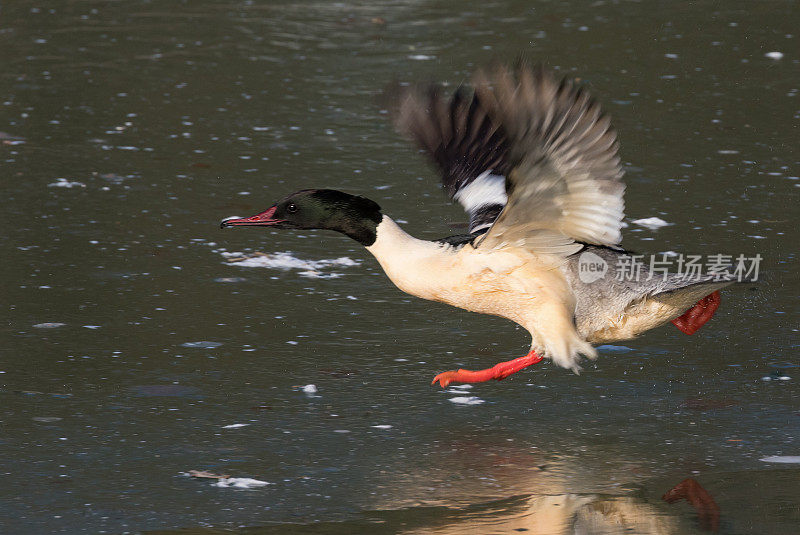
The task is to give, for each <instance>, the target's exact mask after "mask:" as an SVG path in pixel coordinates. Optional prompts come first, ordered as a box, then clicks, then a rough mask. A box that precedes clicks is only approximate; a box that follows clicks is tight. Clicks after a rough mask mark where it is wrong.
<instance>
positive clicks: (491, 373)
mask: <svg viewBox="0 0 800 535" xmlns="http://www.w3.org/2000/svg"><path fill="white" fill-rule="evenodd" d="M541 360H542V357H540V356H539V355H537V354H536V352H535V351H533V350H531V352H530V353H528V354H527V355H525V356H524V357H519V358H517V359H514V360H509V361H506V362H500V363H498V364H495V365H494V366H492V367H491V368H487V369H485V370H477V371H472V370H450V371H449V372H442V373H440V374H439V375H437V376H436V377H434V378H433V381H432V382H431V384H432V385H435V384H436V382H437V381H438V382H439V384H440V385H441V387H442V388H445V387H446V386H447V385H449V384H450V383H482V382H484V381H489V380H491V379H494V380H495V381H501V380H503V379H505V378H506V377H508V376H509V375H511V374H512V373H517V372H518V371H520V370H521V369H522V368H527V367H528V366H530V365H531V364H536V363H537V362H541Z"/></svg>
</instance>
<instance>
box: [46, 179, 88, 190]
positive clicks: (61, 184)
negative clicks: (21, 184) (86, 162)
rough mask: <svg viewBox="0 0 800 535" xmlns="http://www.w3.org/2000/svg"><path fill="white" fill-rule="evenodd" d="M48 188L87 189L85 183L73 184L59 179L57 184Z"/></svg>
mask: <svg viewBox="0 0 800 535" xmlns="http://www.w3.org/2000/svg"><path fill="white" fill-rule="evenodd" d="M47 187H48V188H85V187H86V184H84V183H83V182H72V181H70V180H67V179H66V178H57V179H56V181H55V182H52V183H50V184H48V185H47Z"/></svg>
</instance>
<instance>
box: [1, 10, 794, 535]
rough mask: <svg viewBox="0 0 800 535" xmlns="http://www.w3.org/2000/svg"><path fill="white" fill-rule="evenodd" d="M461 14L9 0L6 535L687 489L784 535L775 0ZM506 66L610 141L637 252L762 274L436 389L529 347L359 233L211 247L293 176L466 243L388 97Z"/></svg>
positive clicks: (785, 320)
mask: <svg viewBox="0 0 800 535" xmlns="http://www.w3.org/2000/svg"><path fill="white" fill-rule="evenodd" d="M453 6H454V4H453V3H451V2H450V3H448V2H441V1H438V0H393V1H390V2H374V1H366V0H352V1H344V2H311V1H307V2H302V1H301V2H295V1H292V2H288V1H273V2H248V1H238V0H231V1H219V0H195V1H192V2H188V3H175V2H166V3H164V2H149V1H146V0H130V1H127V2H113V3H109V2H100V1H96V0H70V1H66V2H65V1H61V0H31V1H26V2H4V3H3V4H2V8H1V10H0V15H2V16H0V59H2V64H3V67H4V68H3V69H2V70H0V160H2V171H3V174H2V176H3V179H4V180H3V195H2V196H1V197H0V203H2V214H3V217H4V219H3V222H4V223H5V224H4V225H3V233H2V235H0V249H1V250H2V256H1V257H0V279H2V281H3V283H4V285H3V290H2V302H3V305H4V306H3V308H2V311H3V312H0V314H3V313H4V315H3V317H2V320H3V321H1V322H0V333H2V342H3V343H2V344H0V421H2V426H3V433H2V434H1V435H0V453H1V454H0V474H2V475H3V476H4V477H5V481H6V483H7V484H6V485H3V486H2V487H0V532H2V533H13V534H23V535H25V534H32V535H34V534H35V535H39V534H41V533H102V532H106V533H124V532H142V531H146V530H173V531H172V532H173V533H176V532H177V533H191V532H198V533H220V532H225V530H234V531H235V530H241V531H243V532H244V533H259V532H263V533H287V532H288V533H337V534H349V533H403V532H406V533H435V532H437V530H438V532H441V533H469V531H468V530H472V532H474V533H493V532H496V533H508V532H513V533H516V531H513V530H516V529H520V530H521V529H527V530H529V531H531V532H536V531H535V530H539V532H542V533H544V532H548V530H555V531H558V530H559V529H562V528H563V529H564V530H566V531H570V530H572V531H573V532H574V531H579V532H580V530H585V531H587V532H592V530H594V531H595V532H601V533H602V532H604V531H603V530H613V529H622V528H623V527H626V528H630V531H634V532H636V531H639V532H644V533H646V532H647V530H651V531H652V532H656V533H659V531H658V530H662V531H661V532H664V530H666V532H667V533H670V532H672V533H692V532H695V531H700V532H702V530H703V528H704V527H706V528H713V527H714V526H715V524H714V523H713V522H712V518H713V515H712V516H709V515H706V514H705V513H704V512H703V511H707V510H709V509H708V508H705V509H702V508H701V510H700V511H699V512H698V510H697V509H696V508H695V506H693V505H691V504H690V503H688V502H687V501H686V500H685V499H684V500H681V501H679V502H676V503H673V504H668V503H666V502H665V501H663V500H662V499H661V497H662V495H664V494H665V493H667V492H668V491H670V489H673V488H674V487H675V486H676V485H678V484H679V483H681V482H682V481H683V480H685V479H686V478H693V479H695V480H696V481H698V482H700V484H702V486H703V487H704V488H705V489H706V490H707V491H708V493H709V494H710V495H711V496H712V497H713V501H714V502H715V503H716V504H717V505H718V507H719V511H720V516H719V526H720V528H719V530H720V532H721V533H759V534H762V533H766V534H771V533H775V534H782V535H783V534H785V533H792V532H794V531H796V527H797V525H800V512H798V506H797V504H798V500H797V496H799V495H800V488H798V481H800V477H798V466H800V465H798V462H797V460H798V455H800V449H798V442H797V437H798V436H800V418H798V416H797V407H798V406H799V405H800V391H798V388H797V382H798V381H800V376H798V374H797V371H796V370H798V362H797V348H798V341H797V312H798V308H797V299H796V296H797V294H798V289H800V288H799V287H798V278H797V276H796V269H795V267H794V266H795V264H796V260H797V259H796V256H797V247H796V244H797V243H798V238H799V237H798V228H797V225H796V224H795V223H794V222H795V221H796V220H797V216H798V206H800V203H798V202H797V201H798V194H800V179H798V173H797V166H798V162H800V154H799V153H798V145H797V142H796V137H797V136H796V130H797V120H798V96H800V93H799V92H798V91H799V90H800V78H799V77H798V69H797V66H798V63H797V62H798V58H797V57H796V54H795V52H794V51H795V50H796V48H797V39H798V31H797V27H798V10H797V9H796V6H795V5H794V3H792V2H781V1H773V2H755V3H753V2H750V3H739V2H726V3H717V4H713V5H712V4H710V3H707V2H706V3H703V2H701V3H696V4H691V5H690V4H681V5H677V4H674V5H673V4H659V3H652V2H649V3H641V4H640V3H636V2H624V3H615V2H608V3H605V2H531V1H528V0H524V1H523V0H487V1H480V2H477V1H473V0H465V1H463V2H461V3H459V4H458V8H457V9H454V8H453ZM520 52H525V53H526V54H528V55H529V56H530V57H531V58H532V59H533V60H543V61H545V62H546V63H547V64H549V65H551V66H552V67H554V68H556V69H557V70H560V71H561V72H570V73H573V74H574V75H576V76H579V77H581V79H582V82H583V83H586V84H588V85H589V86H590V88H591V90H592V93H593V94H595V95H597V96H598V97H599V98H600V100H601V101H602V102H603V103H604V104H605V105H606V108H607V110H608V111H609V112H610V113H611V115H612V117H613V120H614V124H615V126H616V127H617V129H618V130H619V131H620V132H621V133H622V139H621V156H622V159H623V161H624V162H625V164H626V168H625V169H626V183H627V193H626V203H627V216H628V223H630V224H631V227H630V228H628V229H627V230H628V232H627V234H626V237H625V246H626V247H628V248H630V249H631V250H642V251H652V252H668V251H686V252H691V253H697V254H703V255H708V254H714V253H722V252H724V253H726V254H732V255H738V254H744V255H745V256H748V257H752V256H754V255H755V254H761V255H762V257H763V258H764V261H763V264H762V268H763V269H764V270H765V271H767V272H768V273H769V281H768V282H767V283H765V284H759V285H752V286H749V285H742V286H741V287H739V288H736V289H733V290H731V291H730V292H728V293H723V296H722V306H721V307H720V310H719V311H718V313H717V314H716V316H715V317H714V319H713V320H712V321H711V322H710V323H709V325H708V326H707V327H705V328H704V329H703V331H701V332H700V333H698V334H697V335H695V336H694V337H691V338H688V337H686V336H684V335H683V334H681V333H680V332H678V331H677V330H675V329H672V328H664V329H660V330H657V331H654V332H652V333H648V334H647V335H646V336H644V337H642V338H640V339H638V340H632V341H630V342H626V345H625V346H624V347H623V346H605V347H603V348H600V358H599V359H598V360H597V361H596V362H595V363H593V364H589V365H587V366H585V370H584V372H583V374H582V375H581V376H574V375H572V374H569V373H565V372H564V371H563V370H558V369H554V368H553V367H551V366H548V365H544V366H541V367H540V368H539V369H537V370H535V371H530V372H521V373H520V374H518V376H516V377H511V378H509V379H507V380H506V381H503V382H502V383H495V384H486V385H476V386H475V387H474V388H472V389H461V390H459V389H450V390H448V391H444V392H442V391H439V390H436V389H433V388H431V387H430V386H429V384H428V383H429V381H430V378H431V377H433V375H435V373H436V372H438V371H441V370H442V369H445V368H444V366H447V367H450V366H456V367H464V368H468V369H469V368H472V369H475V368H478V369H479V368H482V367H486V365H488V364H493V363H495V362H499V361H502V360H508V359H509V358H511V357H514V356H518V355H519V354H520V350H521V349H527V347H526V345H527V344H528V342H529V339H528V338H527V336H525V334H524V333H522V332H519V331H517V330H515V329H514V326H513V325H510V324H508V323H507V322H505V321H502V320H499V319H496V318H488V317H481V316H477V315H472V314H469V313H466V312H463V311H459V310H455V309H449V308H445V307H443V306H439V305H437V304H435V303H426V302H419V301H414V300H412V299H410V298H408V297H407V296H405V295H402V294H400V292H398V291H397V290H396V289H394V288H393V287H392V286H391V284H390V283H389V282H388V281H387V280H386V278H385V276H384V275H383V274H382V273H381V272H380V270H379V268H378V266H377V265H376V264H375V262H374V260H372V259H371V258H370V257H368V255H367V254H366V253H365V252H364V251H363V249H362V248H360V246H358V244H355V243H354V242H350V241H348V240H347V239H346V238H339V237H336V236H333V235H328V234H325V233H322V232H308V233H306V234H304V235H291V236H290V235H278V234H271V233H269V232H242V233H223V232H222V231H220V230H219V229H218V221H219V219H220V218H222V217H224V216H227V215H231V214H236V213H238V214H248V213H255V211H256V210H257V209H259V208H262V207H263V206H266V205H268V203H270V202H272V201H273V200H274V199H275V198H280V197H282V195H283V194H286V193H289V192H292V191H296V190H298V189H301V188H305V187H335V188H337V189H342V190H346V191H349V192H352V193H357V194H362V195H366V196H368V197H370V198H373V199H375V200H376V201H378V202H379V203H380V204H381V205H382V206H383V207H384V208H385V209H386V211H387V213H391V214H396V215H397V217H399V218H403V219H404V220H406V221H407V222H408V223H407V224H405V227H406V229H407V230H408V231H409V232H410V233H411V234H413V235H415V236H419V237H422V238H428V239H435V238H440V237H441V236H443V235H446V234H447V233H448V231H451V230H452V229H457V228H458V226H459V225H460V224H462V223H463V222H464V215H463V213H462V212H461V210H460V209H458V208H456V207H452V206H450V205H448V204H447V203H446V202H445V201H444V199H443V195H442V194H441V191H440V190H439V189H438V186H437V184H436V180H435V178H434V173H433V172H432V171H431V170H430V169H429V168H428V167H427V166H426V164H425V161H424V160H423V159H422V158H421V157H419V155H417V154H416V153H415V151H414V150H413V149H412V148H411V147H410V146H409V145H408V144H406V143H405V142H404V141H403V140H402V139H400V137H399V136H396V135H395V134H394V133H393V132H392V131H391V127H390V126H389V125H388V123H387V121H386V118H385V117H384V116H382V115H381V113H380V111H379V107H378V106H377V105H376V104H375V102H374V95H376V94H377V93H378V92H379V91H380V90H381V89H382V88H383V87H384V86H385V84H387V83H389V82H390V81H392V80H394V79H400V80H403V81H405V80H408V81H413V80H420V81H428V80H445V81H447V82H448V83H449V84H450V85H451V86H452V85H455V84H458V83H460V82H461V81H463V80H464V79H465V77H466V76H467V75H468V73H470V72H473V71H474V70H475V67H476V65H478V64H483V63H486V62H488V61H491V60H492V59H494V58H499V59H502V60H513V58H514V57H516V56H517V55H518V54H519V53H520ZM774 52H780V53H781V54H782V56H779V55H777V54H774ZM656 219H657V220H659V221H664V222H667V223H669V224H668V225H655V226H654V227H653V228H650V227H648V226H640V225H637V224H633V222H634V221H642V220H643V221H655V220H656ZM651 227H652V225H651ZM450 233H452V232H450ZM276 253H279V254H276ZM228 258H230V259H241V261H239V262H229V261H228ZM486 333H491V337H487V335H486ZM310 385H313V389H312V387H311V386H310ZM459 399H460V400H461V402H459V401H456V400H459ZM478 401H480V403H479V402H478ZM190 470H199V471H207V472H212V473H216V474H228V475H230V476H231V477H235V478H240V479H241V480H245V479H246V478H249V479H252V480H258V481H262V482H268V483H270V484H269V485H263V486H261V487H258V488H252V489H242V488H235V487H234V486H228V487H218V486H212V483H213V482H212V481H209V480H202V479H196V478H190V477H187V476H186V475H184V474H186V473H188V472H189V471H190ZM684 490H685V491H686V497H689V495H690V493H689V490H690V489H684ZM673 494H675V495H681V494H682V492H678V491H675V492H674V493H673ZM694 501H695V502H697V503H700V504H701V505H702V504H703V503H705V501H704V500H699V501H698V500H694ZM615 522H617V523H616V524H615ZM248 526H249V527H248ZM175 530H179V531H175ZM203 530H205V531H203ZM670 530H672V531H670ZM551 532H552V531H551ZM611 532H612V533H613V532H614V531H611ZM520 533H525V532H524V531H520Z"/></svg>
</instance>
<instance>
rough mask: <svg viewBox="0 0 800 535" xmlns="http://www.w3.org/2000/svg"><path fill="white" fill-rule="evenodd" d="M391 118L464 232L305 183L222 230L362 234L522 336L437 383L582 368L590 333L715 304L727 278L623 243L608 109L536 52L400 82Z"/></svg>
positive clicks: (626, 332)
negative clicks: (647, 260) (443, 81)
mask: <svg viewBox="0 0 800 535" xmlns="http://www.w3.org/2000/svg"><path fill="white" fill-rule="evenodd" d="M390 93H391V96H392V98H391V101H392V103H393V104H392V106H391V112H392V114H391V115H392V117H393V121H394V124H395V126H396V128H397V129H398V131H399V132H400V133H402V134H403V135H405V136H407V137H408V138H410V139H411V140H412V141H413V142H414V143H415V144H416V145H417V146H418V147H419V149H421V150H422V151H423V152H424V153H425V154H426V155H427V156H428V157H429V158H430V159H431V160H432V162H433V163H434V164H435V166H436V167H438V170H439V173H440V175H441V179H442V184H443V186H444V189H445V191H446V192H447V194H448V195H449V197H450V198H451V199H452V200H454V201H456V202H458V203H459V204H460V205H461V206H462V207H463V208H464V210H465V211H466V212H467V214H468V215H469V232H468V233H467V234H463V235H458V236H451V237H448V238H444V239H441V240H436V241H427V240H420V239H417V238H414V237H413V236H411V235H409V234H408V233H406V232H405V231H404V230H403V229H402V228H401V227H400V226H399V225H398V224H397V223H396V222H395V221H394V220H392V218H390V217H389V216H387V215H385V214H384V213H383V212H382V211H381V208H380V206H379V205H378V204H377V203H375V202H374V201H372V200H370V199H366V198H364V197H361V196H358V195H351V194H348V193H344V192H341V191H337V190H331V189H305V190H301V191H298V192H296V193H293V194H291V195H289V196H288V197H286V198H284V199H283V200H281V201H279V202H278V203H276V204H275V205H273V206H271V207H270V208H268V209H266V210H265V211H263V212H261V213H259V214H256V215H254V216H252V217H246V218H239V217H233V218H226V219H223V220H222V222H221V227H239V226H259V227H270V228H279V229H328V230H334V231H337V232H340V233H342V234H344V235H346V236H349V237H350V238H352V239H354V240H356V241H357V242H359V243H360V244H362V245H363V246H364V247H366V249H367V250H368V251H369V252H370V253H372V254H373V255H374V256H375V258H376V259H377V260H378V262H379V263H380V265H381V267H382V268H383V270H384V271H385V272H386V275H387V276H388V277H389V279H390V280H391V281H392V282H393V283H394V284H395V285H396V286H397V287H398V288H399V289H400V290H402V291H404V292H406V293H409V294H411V295H414V296H417V297H420V298H422V299H430V300H433V301H440V302H443V303H447V304H449V305H453V306H456V307H459V308H463V309H466V310H470V311H473V312H479V313H482V314H492V315H496V316H501V317H503V318H507V319H509V320H511V321H513V322H515V323H517V324H518V325H520V326H522V327H524V328H525V329H526V330H527V331H528V332H529V333H530V335H531V339H532V342H531V347H530V351H529V352H528V354H527V355H525V356H523V357H520V358H516V359H513V360H509V361H507V362H501V363H499V364H496V365H495V366H493V367H491V368H487V369H485V370H479V371H471V370H464V369H460V370H451V371H446V372H443V373H440V374H438V375H437V376H436V377H434V379H433V382H432V384H436V383H437V382H438V383H439V384H440V385H441V386H442V387H446V386H447V385H449V384H450V383H473V382H481V381H488V380H490V379H495V380H501V379H504V378H506V377H508V376H509V375H511V374H513V373H516V372H518V371H519V370H521V369H523V368H525V367H527V366H530V365H531V364H535V363H537V362H540V361H541V360H542V359H543V358H547V359H550V360H552V361H553V362H554V363H556V364H557V365H559V366H562V367H564V368H568V369H571V370H573V371H575V372H576V373H577V372H578V371H579V370H580V367H579V360H580V356H581V355H583V356H585V357H588V358H590V359H594V358H596V356H597V352H596V351H595V349H594V348H593V347H592V344H601V343H609V342H614V341H617V340H626V339H630V338H634V337H635V336H637V335H639V334H641V333H643V332H645V331H647V330H649V329H653V328H654V327H658V326H660V325H663V324H665V323H668V322H670V321H671V322H672V323H674V324H675V325H676V326H677V327H678V328H679V329H681V330H682V331H683V332H685V333H686V334H693V333H694V332H695V331H696V330H697V329H699V328H700V327H701V326H702V325H703V324H704V323H706V322H707V321H708V320H709V319H710V318H711V316H712V315H713V314H714V312H715V311H716V309H717V307H718V306H719V291H718V290H719V289H720V288H722V287H724V286H727V285H728V284H731V282H732V281H731V280H728V279H726V278H719V277H716V278H715V277H709V276H697V277H693V278H687V277H685V276H684V275H682V274H676V273H669V274H668V273H666V272H664V273H663V276H662V274H660V273H659V274H658V275H655V276H652V275H653V273H654V271H655V270H653V271H650V270H649V268H648V265H646V264H645V265H640V266H639V268H638V271H637V272H636V273H635V274H636V275H637V276H636V277H632V276H631V277H627V278H626V277H619V276H618V274H616V273H615V268H616V267H618V266H626V265H628V266H632V265H633V264H634V263H635V261H636V258H637V257H634V256H633V255H631V254H630V253H628V252H626V251H625V250H624V249H622V248H620V246H619V245H620V242H621V240H622V236H621V228H622V219H623V215H624V214H623V210H624V202H623V193H624V189H625V186H624V184H623V182H622V175H623V171H622V167H621V165H620V159H619V157H618V156H617V148H618V142H617V135H616V131H615V130H614V129H613V128H612V127H611V124H610V119H609V117H608V116H607V115H605V114H604V113H603V112H602V111H601V110H600V106H599V105H598V104H597V102H595V101H594V100H593V99H592V98H591V97H590V96H589V95H588V93H587V92H586V90H585V89H584V88H582V87H579V86H578V85H576V84H575V83H574V82H572V81H570V80H567V79H563V80H559V79H557V78H556V77H554V75H553V74H551V73H550V72H549V71H548V70H546V69H545V68H543V67H542V66H540V65H537V66H530V65H528V64H526V63H524V62H523V63H521V64H520V65H518V66H517V67H515V68H513V69H510V68H507V67H502V66H499V67H495V68H493V69H490V70H488V71H481V72H478V73H477V74H476V75H475V77H474V79H473V83H472V88H471V89H470V88H467V87H460V88H459V89H458V90H456V91H455V93H454V94H453V95H452V96H450V97H447V96H445V95H444V91H443V89H442V88H441V86H438V85H428V86H397V87H396V88H395V89H394V90H393V91H391V92H390Z"/></svg>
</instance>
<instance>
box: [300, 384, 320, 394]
mask: <svg viewBox="0 0 800 535" xmlns="http://www.w3.org/2000/svg"><path fill="white" fill-rule="evenodd" d="M301 390H302V391H303V392H305V393H306V394H316V393H317V385H306V386H304V387H303V388H301Z"/></svg>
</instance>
